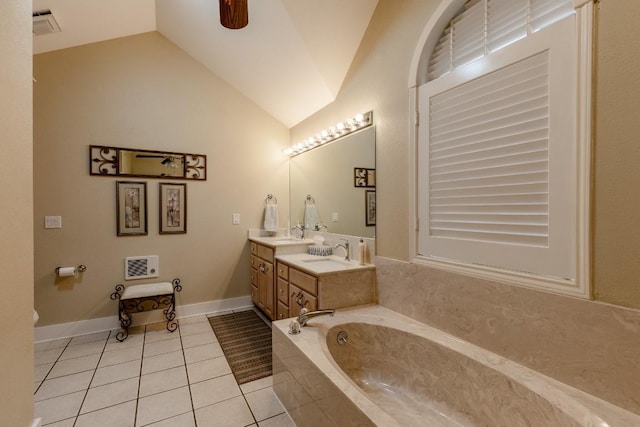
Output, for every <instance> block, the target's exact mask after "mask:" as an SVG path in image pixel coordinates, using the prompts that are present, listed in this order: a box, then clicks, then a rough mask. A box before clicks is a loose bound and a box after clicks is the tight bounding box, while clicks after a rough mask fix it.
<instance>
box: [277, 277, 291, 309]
mask: <svg viewBox="0 0 640 427" xmlns="http://www.w3.org/2000/svg"><path fill="white" fill-rule="evenodd" d="M277 292H278V300H280V301H282V302H283V303H284V304H286V305H289V282H287V281H286V280H283V279H281V278H278V290H277Z"/></svg>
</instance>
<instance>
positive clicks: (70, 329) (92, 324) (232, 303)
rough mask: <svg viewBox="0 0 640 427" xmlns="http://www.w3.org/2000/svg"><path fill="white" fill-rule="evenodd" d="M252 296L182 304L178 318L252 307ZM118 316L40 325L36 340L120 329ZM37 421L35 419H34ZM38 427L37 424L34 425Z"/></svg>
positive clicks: (153, 315)
mask: <svg viewBox="0 0 640 427" xmlns="http://www.w3.org/2000/svg"><path fill="white" fill-rule="evenodd" d="M252 306H253V303H252V302H251V296H250V295H247V296H244V297H238V298H228V299H223V300H217V301H206V302H201V303H196V304H189V305H181V306H178V307H176V316H177V318H178V319H179V318H181V317H191V316H198V315H201V314H210V313H217V312H221V311H229V310H241V309H244V308H249V307H252ZM134 319H135V321H134V323H133V324H134V325H144V324H147V323H152V322H159V321H162V320H163V319H164V316H163V315H162V310H153V311H149V312H144V313H139V314H138V313H136V314H135V316H134ZM119 328H120V322H119V321H118V316H109V317H100V318H97V319H88V320H78V321H76V322H68V323H59V324H56V325H48V326H39V327H36V328H35V337H34V339H35V342H42V341H51V340H57V339H61V338H68V337H74V336H78V335H86V334H93V333H96V332H102V331H109V330H113V329H119ZM34 422H35V421H34ZM34 427H36V425H34Z"/></svg>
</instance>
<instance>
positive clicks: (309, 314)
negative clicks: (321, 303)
mask: <svg viewBox="0 0 640 427" xmlns="http://www.w3.org/2000/svg"><path fill="white" fill-rule="evenodd" d="M335 312H336V311H335V310H332V309H328V310H315V311H308V310H307V309H306V308H303V309H302V310H300V314H299V315H298V323H299V324H300V326H306V325H307V322H308V321H309V320H310V319H313V318H314V317H318V316H327V315H329V316H331V317H333V315H334V314H335Z"/></svg>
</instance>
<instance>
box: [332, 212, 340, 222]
mask: <svg viewBox="0 0 640 427" xmlns="http://www.w3.org/2000/svg"><path fill="white" fill-rule="evenodd" d="M331 221H333V222H338V212H333V213H332V214H331Z"/></svg>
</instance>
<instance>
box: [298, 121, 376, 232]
mask: <svg viewBox="0 0 640 427" xmlns="http://www.w3.org/2000/svg"><path fill="white" fill-rule="evenodd" d="M375 167H376V136H375V127H373V126H371V127H368V128H365V129H363V130H360V131H358V132H355V133H352V134H349V135H347V136H345V137H343V138H340V139H337V140H335V141H333V142H331V143H329V144H326V145H323V146H320V147H318V148H315V149H313V150H311V151H307V152H305V153H302V154H299V155H297V156H295V157H293V158H291V160H290V162H289V169H290V170H289V179H290V182H289V192H290V206H291V212H290V220H291V225H292V226H293V225H295V224H296V222H298V221H300V222H301V223H302V224H304V215H305V203H314V204H315V208H316V210H317V215H318V222H319V223H321V224H322V225H324V226H326V227H327V228H326V229H324V230H323V231H327V232H329V233H337V234H348V235H352V236H359V237H371V238H373V237H375V234H376V227H375V179H374V177H375ZM364 170H368V173H367V174H368V177H367V176H366V175H365V176H364V178H363V179H358V177H357V175H358V174H359V173H360V171H364ZM367 178H368V179H367ZM307 196H311V200H308V199H307Z"/></svg>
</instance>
